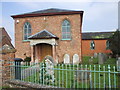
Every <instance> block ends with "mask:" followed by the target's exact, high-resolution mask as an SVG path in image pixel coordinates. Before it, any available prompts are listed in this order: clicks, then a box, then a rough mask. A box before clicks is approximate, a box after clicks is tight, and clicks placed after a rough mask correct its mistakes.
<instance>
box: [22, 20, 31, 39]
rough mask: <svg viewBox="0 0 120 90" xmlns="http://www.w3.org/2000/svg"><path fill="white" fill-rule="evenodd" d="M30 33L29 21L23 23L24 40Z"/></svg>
mask: <svg viewBox="0 0 120 90" xmlns="http://www.w3.org/2000/svg"><path fill="white" fill-rule="evenodd" d="M30 35H31V25H30V23H29V22H26V23H25V24H24V35H23V39H24V40H28V37H29V36H30Z"/></svg>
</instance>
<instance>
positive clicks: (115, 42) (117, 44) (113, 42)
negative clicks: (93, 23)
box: [108, 30, 120, 56]
mask: <svg viewBox="0 0 120 90" xmlns="http://www.w3.org/2000/svg"><path fill="white" fill-rule="evenodd" d="M108 41H109V43H110V46H109V48H110V50H111V51H112V53H113V55H114V56H115V55H119V56H120V49H119V48H120V31H119V30H117V31H116V32H115V33H114V35H113V36H111V37H110V38H109V40H108Z"/></svg>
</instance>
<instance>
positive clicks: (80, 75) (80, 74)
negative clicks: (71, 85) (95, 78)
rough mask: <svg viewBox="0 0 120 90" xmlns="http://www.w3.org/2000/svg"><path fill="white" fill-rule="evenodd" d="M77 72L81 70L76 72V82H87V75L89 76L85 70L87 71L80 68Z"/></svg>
mask: <svg viewBox="0 0 120 90" xmlns="http://www.w3.org/2000/svg"><path fill="white" fill-rule="evenodd" d="M79 70H82V71H76V75H75V77H76V80H77V81H83V82H84V81H86V80H89V79H90V77H89V75H90V72H86V70H88V69H85V68H82V69H81V68H80V69H79Z"/></svg>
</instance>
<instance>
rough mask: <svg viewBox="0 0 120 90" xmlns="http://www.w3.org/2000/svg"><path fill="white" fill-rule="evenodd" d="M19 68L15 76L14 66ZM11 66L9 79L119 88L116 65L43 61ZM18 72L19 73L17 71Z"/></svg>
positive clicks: (58, 84)
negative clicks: (51, 63) (18, 76)
mask: <svg viewBox="0 0 120 90" xmlns="http://www.w3.org/2000/svg"><path fill="white" fill-rule="evenodd" d="M16 67H17V68H18V67H19V68H21V69H18V70H21V71H20V72H21V75H20V76H21V78H20V79H19V78H16V76H15V75H16V71H15V68H16ZM10 68H11V71H10V73H11V79H19V80H21V81H25V82H31V83H36V84H41V85H43V86H50V87H51V86H52V87H58V88H119V87H120V86H119V85H120V83H119V82H118V80H119V79H120V72H118V71H116V66H110V65H107V66H103V65H72V64H57V65H54V67H53V68H48V67H46V65H45V63H28V62H21V65H19V64H18V65H15V64H14V63H13V62H12V64H11V66H10ZM18 74H19V73H18Z"/></svg>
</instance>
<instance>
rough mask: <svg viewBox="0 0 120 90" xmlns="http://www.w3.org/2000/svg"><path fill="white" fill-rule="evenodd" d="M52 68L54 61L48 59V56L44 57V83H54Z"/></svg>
mask: <svg viewBox="0 0 120 90" xmlns="http://www.w3.org/2000/svg"><path fill="white" fill-rule="evenodd" d="M53 68H54V63H53V62H52V61H51V60H49V59H48V58H47V59H45V73H44V80H45V82H46V83H54V81H55V80H54V79H55V78H54V70H53ZM48 77H49V78H48Z"/></svg>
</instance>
